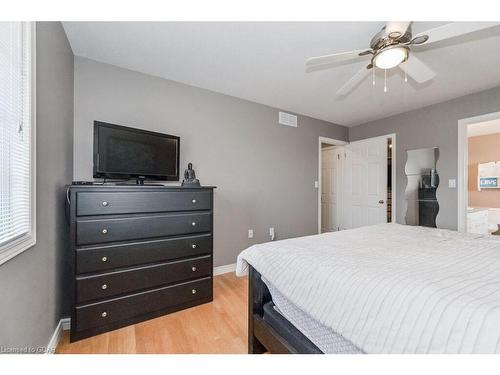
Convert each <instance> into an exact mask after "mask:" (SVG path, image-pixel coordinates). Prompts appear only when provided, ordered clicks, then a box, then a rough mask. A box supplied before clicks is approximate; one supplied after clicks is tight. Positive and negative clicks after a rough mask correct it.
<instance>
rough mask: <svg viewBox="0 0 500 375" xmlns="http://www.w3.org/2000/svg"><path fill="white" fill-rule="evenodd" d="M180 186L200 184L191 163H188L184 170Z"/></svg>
mask: <svg viewBox="0 0 500 375" xmlns="http://www.w3.org/2000/svg"><path fill="white" fill-rule="evenodd" d="M182 186H200V180H198V179H197V178H196V173H195V172H194V169H193V164H191V163H188V169H186V170H185V171H184V180H182Z"/></svg>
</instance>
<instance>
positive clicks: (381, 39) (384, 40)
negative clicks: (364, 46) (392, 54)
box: [370, 26, 412, 51]
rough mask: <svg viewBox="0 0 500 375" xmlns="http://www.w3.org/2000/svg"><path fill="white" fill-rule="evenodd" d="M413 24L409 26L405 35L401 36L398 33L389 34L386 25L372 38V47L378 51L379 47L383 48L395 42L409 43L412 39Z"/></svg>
mask: <svg viewBox="0 0 500 375" xmlns="http://www.w3.org/2000/svg"><path fill="white" fill-rule="evenodd" d="M411 35H412V34H411V26H409V27H408V28H407V29H406V32H405V33H404V35H401V36H399V34H398V35H394V33H393V35H388V34H387V32H386V30H385V26H384V27H383V28H382V30H380V31H379V32H378V33H377V34H376V35H375V36H374V37H373V38H372V40H371V42H370V47H371V48H372V49H373V50H374V51H377V50H379V49H382V48H384V47H387V46H390V45H393V44H401V43H408V42H410V41H411Z"/></svg>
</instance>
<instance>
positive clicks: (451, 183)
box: [448, 178, 457, 189]
mask: <svg viewBox="0 0 500 375" xmlns="http://www.w3.org/2000/svg"><path fill="white" fill-rule="evenodd" d="M448 187H449V188H450V189H455V188H456V187H457V180H455V179H454V178H452V179H449V180H448Z"/></svg>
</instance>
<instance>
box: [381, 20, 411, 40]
mask: <svg viewBox="0 0 500 375" xmlns="http://www.w3.org/2000/svg"><path fill="white" fill-rule="evenodd" d="M410 25H411V22H407V21H399V22H395V21H389V22H387V23H386V24H385V32H386V33H387V35H389V36H391V37H393V38H399V37H401V36H403V35H405V33H406V30H408V27H410Z"/></svg>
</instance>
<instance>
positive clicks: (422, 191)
mask: <svg viewBox="0 0 500 375" xmlns="http://www.w3.org/2000/svg"><path fill="white" fill-rule="evenodd" d="M438 157H439V149H438V148H437V147H432V148H422V149H418V150H408V151H407V160H406V165H405V173H406V179H407V184H406V190H405V200H406V215H405V222H406V224H407V225H419V226H424V227H433V228H435V227H436V217H437V214H438V212H439V204H438V201H437V198H436V191H437V188H438V186H439V174H438V172H437V170H436V163H437V161H438Z"/></svg>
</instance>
